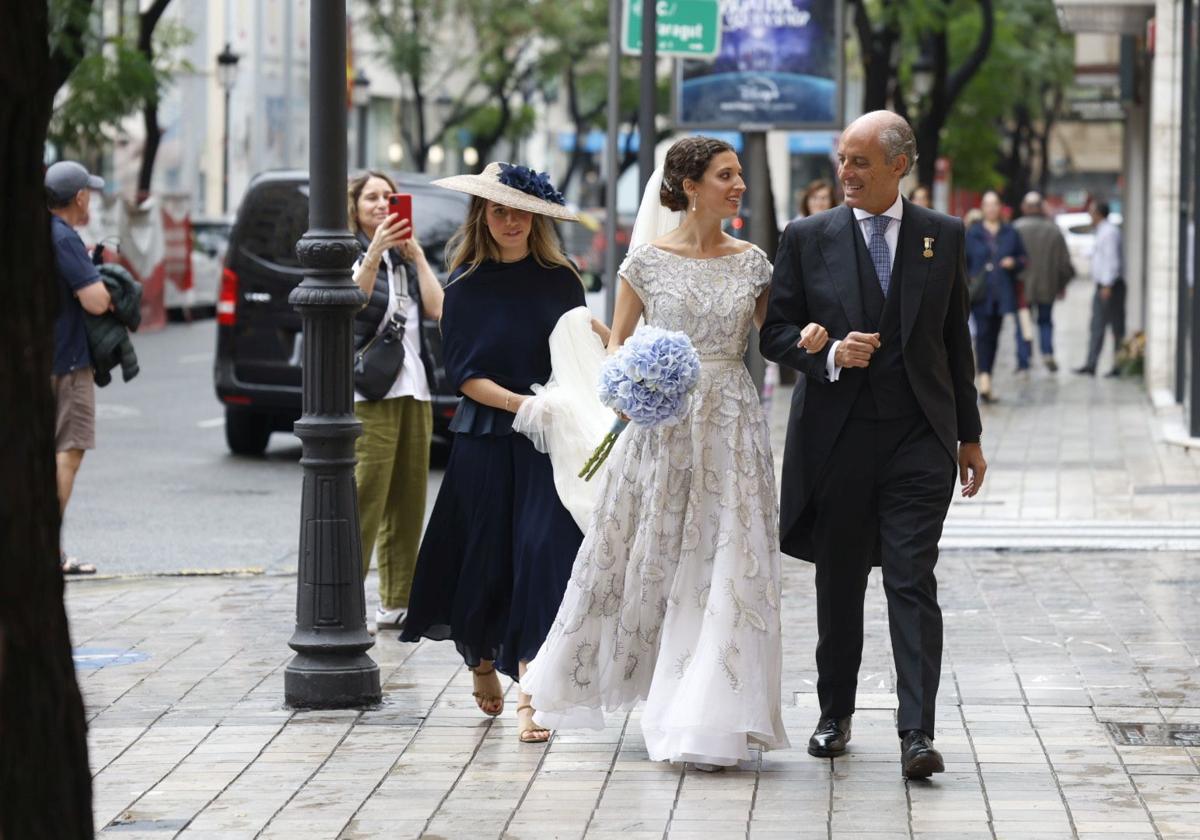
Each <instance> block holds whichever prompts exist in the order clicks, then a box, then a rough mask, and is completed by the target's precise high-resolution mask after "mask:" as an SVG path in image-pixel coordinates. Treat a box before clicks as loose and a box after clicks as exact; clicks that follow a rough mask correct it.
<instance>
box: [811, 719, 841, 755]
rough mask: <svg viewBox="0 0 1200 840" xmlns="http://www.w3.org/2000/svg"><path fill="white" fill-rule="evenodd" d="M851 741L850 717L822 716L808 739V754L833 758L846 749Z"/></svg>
mask: <svg viewBox="0 0 1200 840" xmlns="http://www.w3.org/2000/svg"><path fill="white" fill-rule="evenodd" d="M848 743H850V718H849V717H844V718H821V719H820V720H819V721H817V728H816V729H814V730H813V734H812V737H810V738H809V739H808V754H809V755H814V756H816V757H817V758H833V757H834V756H835V755H841V754H842V753H844V752H845V751H846V744H848Z"/></svg>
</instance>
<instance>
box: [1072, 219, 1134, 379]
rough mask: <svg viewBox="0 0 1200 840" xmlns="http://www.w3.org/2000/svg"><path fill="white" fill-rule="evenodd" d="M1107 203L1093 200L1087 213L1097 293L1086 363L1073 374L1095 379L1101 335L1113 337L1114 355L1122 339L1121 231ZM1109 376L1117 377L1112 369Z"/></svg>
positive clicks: (1102, 337)
mask: <svg viewBox="0 0 1200 840" xmlns="http://www.w3.org/2000/svg"><path fill="white" fill-rule="evenodd" d="M1108 211H1109V207H1108V202H1107V201H1098V200H1096V199H1092V201H1091V203H1089V204H1088V213H1090V214H1091V216H1092V223H1093V224H1094V225H1095V227H1096V248H1095V250H1094V251H1093V252H1092V282H1093V283H1095V284H1096V294H1095V297H1093V298H1092V327H1091V335H1090V336H1089V337H1088V355H1087V361H1086V362H1085V363H1084V365H1083V367H1080V368H1076V369H1075V372H1076V373H1081V374H1083V375H1085V376H1095V375H1096V367H1097V365H1098V364H1099V362H1100V351H1101V350H1102V349H1104V332H1105V330H1107V329H1108V328H1109V327H1111V328H1112V334H1113V352H1114V353H1116V352H1117V351H1118V350H1120V349H1121V342H1123V341H1124V340H1125V277H1124V265H1123V260H1122V254H1121V230H1120V228H1118V227H1117V226H1116V225H1114V224H1113V223H1112V222H1110V221H1109V220H1108ZM1107 375H1108V376H1120V375H1121V372H1120V371H1119V370H1117V369H1116V367H1115V366H1114V367H1113V369H1112V370H1110V371H1109V372H1108V374H1107Z"/></svg>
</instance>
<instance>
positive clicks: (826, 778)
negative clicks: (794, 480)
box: [68, 283, 1200, 840]
mask: <svg viewBox="0 0 1200 840" xmlns="http://www.w3.org/2000/svg"><path fill="white" fill-rule="evenodd" d="M1089 295H1090V289H1089V288H1088V287H1087V285H1086V284H1082V283H1076V284H1075V285H1073V286H1072V288H1071V291H1070V295H1069V297H1068V300H1067V302H1066V303H1065V304H1064V305H1062V306H1061V307H1060V308H1059V324H1060V330H1059V337H1058V338H1059V345H1060V348H1061V350H1060V355H1059V361H1060V364H1062V365H1063V368H1064V371H1063V372H1060V373H1059V374H1057V375H1056V376H1051V375H1050V374H1048V373H1047V372H1046V371H1045V370H1044V369H1041V368H1040V367H1039V368H1037V369H1036V370H1035V371H1034V372H1033V373H1032V374H1031V375H1030V377H1029V378H1028V380H1018V379H1017V378H1015V377H1014V376H1013V375H1012V372H1011V366H1012V358H1013V354H1012V344H1011V342H1012V335H1011V332H1009V333H1006V334H1005V337H1004V343H1003V344H1002V346H1001V350H1000V363H999V368H998V374H997V377H996V380H997V383H996V388H997V391H998V393H999V394H1000V396H1001V398H1002V400H1001V402H1000V403H998V404H996V405H995V406H988V407H985V409H984V424H985V438H984V439H985V444H986V451H987V454H988V456H989V459H990V461H991V471H990V472H989V475H988V482H987V486H986V488H985V490H984V492H983V493H982V494H981V496H980V497H979V498H977V499H975V500H972V501H970V502H962V501H956V502H955V504H954V505H953V507H952V509H951V515H950V520H949V522H948V524H947V529H946V534H945V537H944V539H943V548H945V549H949V550H947V551H946V552H945V553H944V554H943V557H942V561H941V563H940V565H939V581H940V593H939V594H940V597H941V601H942V605H943V609H944V611H945V618H946V655H945V662H944V669H943V679H942V690H941V694H940V697H939V699H940V701H941V704H942V705H941V708H940V711H939V729H938V733H937V734H938V739H937V740H938V746H939V747H940V748H941V749H942V751H943V753H944V754H945V757H946V760H947V770H948V772H947V773H946V774H944V775H942V776H939V777H936V778H935V779H934V781H932V782H929V783H912V784H905V783H904V782H903V781H902V780H901V778H900V776H899V767H898V742H897V739H896V736H895V732H894V726H893V716H894V708H895V696H894V675H893V670H892V665H891V654H890V649H889V645H888V633H887V615H886V610H885V607H884V600H883V593H882V591H881V587H880V584H879V580H878V575H873V576H872V582H871V590H870V592H869V594H868V611H867V628H866V638H867V644H866V653H865V657H864V661H863V667H862V672H861V677H862V679H861V694H860V698H859V699H860V709H859V712H858V714H857V715H856V721H855V730H854V740H853V743H852V745H851V750H850V752H849V754H848V755H847V756H846V757H844V758H842V759H838V760H835V761H828V760H825V761H821V760H817V759H813V758H811V757H809V756H808V755H807V754H806V753H805V752H804V749H803V747H804V744H805V741H806V739H807V735H808V733H809V731H810V729H811V727H812V724H813V723H814V721H815V717H816V702H815V688H814V683H815V676H816V675H815V672H814V665H813V653H812V648H813V644H814V640H815V638H816V628H815V610H814V605H813V584H812V579H811V578H812V569H811V567H810V566H809V565H808V564H806V563H801V562H798V561H794V560H788V561H787V562H786V563H785V582H784V583H785V590H784V600H783V604H784V648H785V649H784V684H783V689H784V692H783V703H784V720H785V723H786V725H787V727H788V732H789V734H790V735H791V738H792V741H793V744H794V747H793V748H792V749H790V750H786V751H782V752H775V753H768V754H766V755H764V756H762V757H761V758H756V760H755V761H753V762H749V763H747V765H746V766H744V767H740V768H738V769H736V770H730V771H726V772H723V773H719V774H715V775H708V774H703V773H697V772H695V771H692V770H688V769H685V768H683V767H678V766H669V765H663V764H656V763H650V762H649V761H648V760H647V757H646V753H645V747H644V743H643V741H642V738H641V734H640V729H639V718H638V714H637V712H636V711H635V712H634V713H633V714H631V715H629V716H616V717H613V718H611V719H610V720H609V721H608V728H607V729H606V730H604V731H602V732H598V733H586V732H560V733H556V734H555V736H554V738H553V739H552V740H551V742H550V743H549V745H544V746H538V745H521V744H518V743H517V741H516V720H515V716H514V711H513V706H514V705H515V693H514V690H513V689H511V687H510V689H509V694H508V707H507V708H506V709H505V712H504V714H503V715H502V716H501V717H500V718H498V719H496V720H491V719H488V718H485V717H484V716H483V715H482V714H481V713H480V712H479V711H478V710H477V709H476V708H475V704H474V701H473V700H472V698H471V680H470V675H469V674H468V673H467V672H466V671H465V670H464V669H463V667H462V663H461V661H459V660H458V658H457V656H456V655H455V651H454V648H453V646H452V645H451V644H449V643H430V642H424V643H421V644H419V645H403V644H400V643H399V642H398V641H396V639H395V634H394V633H393V634H389V635H384V636H381V637H380V638H379V639H378V643H377V645H376V646H375V648H374V649H373V650H372V652H371V653H372V656H374V657H375V659H376V660H377V661H378V662H379V663H380V668H381V672H382V676H383V681H384V692H385V701H384V703H383V704H382V706H380V707H379V708H378V709H371V710H367V711H362V712H356V711H346V712H325V713H299V714H295V713H292V712H290V711H288V710H286V709H284V708H283V707H282V698H283V668H284V666H285V665H286V663H287V661H288V659H289V658H290V655H291V652H290V650H289V649H288V648H287V638H288V636H289V635H290V631H291V624H292V617H293V615H294V608H295V584H294V580H293V579H292V578H291V577H286V576H284V577H280V576H257V577H224V578H204V577H198V578H159V579H154V578H151V579H137V578H132V579H116V580H81V581H72V582H71V584H70V586H69V587H68V609H69V611H70V615H71V619H72V627H73V638H74V641H75V644H76V645H77V663H78V667H79V676H80V682H81V684H82V686H83V691H84V696H85V699H86V703H87V706H88V712H89V718H90V720H91V745H92V748H91V759H92V766H93V771H94V773H95V790H96V824H97V828H98V829H100V830H101V836H102V837H111V838H114V840H164V838H173V837H181V838H202V840H208V839H209V838H212V840H234V839H235V838H236V839H237V840H241V838H247V840H248V838H288V840H293V838H295V837H297V836H300V837H303V838H304V840H324V838H331V840H332V838H376V837H387V838H389V839H390V840H401V838H407V837H427V838H451V839H452V840H457V839H458V838H470V840H475V838H485V839H486V838H500V837H507V838H522V839H523V840H533V838H539V840H540V838H580V837H585V836H586V837H587V838H618V837H619V838H621V840H642V838H655V839H656V840H658V839H659V838H675V839H676V840H682V838H690V837H696V838H699V837H705V838H718V840H723V839H724V838H744V837H749V838H775V837H777V838H785V837H786V838H799V840H809V839H810V838H826V840H842V838H844V840H851V838H853V839H854V840H859V838H863V840H893V838H895V840H899V838H908V839H909V840H917V838H931V840H933V839H934V838H936V840H976V838H978V839H979V840H983V839H984V838H989V840H1058V838H1064V840H1065V838H1086V839H1088V840H1101V838H1103V840H1117V838H1136V840H1142V838H1145V840H1150V838H1159V840H1169V839H1170V838H1196V837H1200V668H1198V665H1200V662H1198V660H1197V656H1198V655H1200V610H1198V609H1197V605H1198V604H1200V575H1198V574H1197V572H1196V562H1197V560H1198V559H1200V553H1198V550H1200V521H1198V519H1200V517H1198V516H1197V510H1200V453H1197V452H1188V451H1185V450H1183V449H1179V448H1176V447H1171V446H1168V445H1167V444H1166V443H1165V442H1163V440H1162V436H1161V431H1160V429H1159V423H1158V417H1157V416H1156V415H1155V413H1154V411H1153V409H1152V407H1151V406H1150V404H1149V401H1148V400H1147V398H1146V396H1145V393H1144V391H1143V389H1142V388H1141V386H1140V384H1139V383H1136V382H1130V381H1123V380H1107V379H1095V380H1092V379H1082V378H1079V377H1076V376H1074V375H1073V374H1071V373H1070V372H1069V370H1067V369H1068V368H1069V367H1070V366H1071V365H1072V364H1073V363H1077V362H1078V356H1079V355H1080V353H1081V352H1082V351H1081V348H1082V347H1083V344H1084V338H1083V330H1084V329H1085V326H1086V325H1085V321H1086V311H1087V304H1088V299H1089ZM788 396H789V395H788V393H787V391H786V389H785V390H783V391H781V392H780V393H779V394H778V395H777V397H776V399H775V401H774V404H773V405H772V409H771V421H772V432H773V437H774V439H775V451H776V455H777V464H778V455H780V454H781V453H782V445H783V432H784V428H785V425H784V424H785V421H786V412H787V403H788ZM297 515H298V513H297ZM1047 548H1050V549H1056V550H1051V551H1047V550H1045V549H1047ZM1098 548H1103V549H1108V550H1106V551H1087V550H1086V549H1098ZM1132 548H1143V549H1145V548H1174V549H1176V550H1175V551H1142V552H1135V551H1130V550H1113V549H1132ZM1011 549H1024V551H1012V550H1011ZM1059 549H1061V550H1059ZM367 590H368V591H369V592H374V591H375V583H374V580H373V578H372V580H371V581H369V582H368V584H367ZM369 609H374V604H373V603H372V604H370V605H369ZM696 702H704V698H701V697H698V698H696ZM1124 742H1131V743H1124Z"/></svg>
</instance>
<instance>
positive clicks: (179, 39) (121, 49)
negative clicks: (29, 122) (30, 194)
mask: <svg viewBox="0 0 1200 840" xmlns="http://www.w3.org/2000/svg"><path fill="white" fill-rule="evenodd" d="M169 4H170V0H154V2H153V3H151V4H150V6H148V7H147V8H146V10H145V11H142V12H138V13H137V14H136V34H135V35H134V37H133V38H130V37H128V36H127V35H126V34H125V29H126V27H125V25H124V20H123V17H124V15H125V9H124V6H125V4H124V3H123V2H118V18H119V19H121V21H122V25H121V26H120V27H119V28H118V29H117V32H116V33H112V34H107V33H102V32H101V31H100V29H99V26H98V15H99V12H100V11H101V9H98V8H94V7H93V4H92V2H91V0H51V2H50V7H51V17H50V19H51V32H50V44H51V48H52V49H53V51H54V55H55V62H54V63H55V66H56V71H57V72H56V74H55V77H54V78H53V79H52V82H51V85H52V87H53V90H52V91H51V93H50V95H51V96H52V97H56V96H58V101H57V102H56V105H55V108H54V112H53V115H52V117H51V120H50V128H49V134H48V137H49V139H50V141H51V142H53V143H54V144H55V145H56V146H58V147H59V148H61V149H70V150H72V151H73V152H75V153H77V154H80V155H83V156H85V157H86V156H91V155H98V154H99V153H100V152H101V151H102V150H103V149H104V148H105V147H107V146H109V145H110V144H111V143H112V142H113V141H115V140H116V139H117V138H118V137H120V136H122V134H123V133H124V129H123V127H122V123H123V122H124V120H125V118H126V117H128V116H130V115H131V114H134V113H137V112H138V111H141V113H142V122H143V125H144V127H145V133H146V140H145V145H144V146H143V148H142V161H141V166H140V167H139V170H138V184H137V186H138V191H139V192H140V193H147V192H149V190H150V183H151V179H152V178H153V174H154V162H155V158H156V157H157V155H158V146H159V141H160V140H161V139H162V130H161V128H160V127H159V124H158V103H159V101H160V100H161V98H162V95H163V93H164V92H165V91H166V90H167V89H168V88H169V86H170V85H171V83H172V82H173V81H174V79H175V77H176V76H177V75H178V73H179V72H181V71H183V70H185V69H187V64H186V62H183V61H182V60H180V59H179V57H178V56H179V50H180V48H182V47H183V46H186V45H187V43H189V41H190V40H191V33H190V32H188V31H187V30H186V29H184V28H183V27H182V26H180V25H178V24H175V23H162V17H163V13H164V12H165V11H166V8H167V6H168V5H169ZM102 6H103V3H101V7H102ZM160 24H161V25H160ZM63 85H66V90H65V91H64V92H63V93H62V94H61V95H58V92H59V89H60V88H62V87H63Z"/></svg>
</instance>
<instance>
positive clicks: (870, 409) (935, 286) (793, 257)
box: [762, 111, 987, 779]
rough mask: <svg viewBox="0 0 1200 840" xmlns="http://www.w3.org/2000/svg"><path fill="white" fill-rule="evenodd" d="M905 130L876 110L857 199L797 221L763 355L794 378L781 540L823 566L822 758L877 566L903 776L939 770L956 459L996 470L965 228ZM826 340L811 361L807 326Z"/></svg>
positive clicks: (785, 243) (857, 156) (973, 478)
mask: <svg viewBox="0 0 1200 840" xmlns="http://www.w3.org/2000/svg"><path fill="white" fill-rule="evenodd" d="M916 159H917V149H916V140H915V138H914V136H913V131H912V128H911V127H910V126H909V125H908V123H907V122H906V121H905V120H904V119H902V118H901V117H899V116H897V115H896V114H893V113H890V112H888V111H875V112H873V113H870V114H866V115H864V116H862V117H860V118H859V119H857V120H855V121H854V122H853V123H851V124H850V125H849V126H848V127H847V128H846V130H845V131H844V132H843V133H842V136H841V140H840V141H839V144H838V178H839V180H840V181H841V183H842V187H843V191H844V193H845V196H846V201H845V205H843V206H841V207H836V208H834V209H832V210H827V211H825V212H824V213H818V214H816V215H814V216H811V217H809V218H807V219H802V220H800V221H796V222H793V223H792V224H790V225H789V226H788V228H787V230H786V231H785V232H784V234H783V239H782V241H781V243H780V247H779V254H778V256H777V258H776V261H775V274H774V278H773V281H772V284H771V296H770V303H769V306H768V308H767V318H766V322H765V323H764V325H763V328H762V354H763V356H765V357H766V358H768V359H772V360H774V361H777V362H779V363H780V364H785V365H790V366H791V367H793V368H795V369H796V370H797V371H799V372H800V373H802V374H804V375H803V376H801V377H800V378H799V382H798V383H797V385H796V389H795V391H794V393H793V396H792V408H791V416H790V418H789V421H788V432H787V444H786V446H785V449H784V456H783V482H782V499H781V505H780V542H781V545H782V548H783V550H784V552H786V553H787V554H791V555H794V556H796V557H801V558H803V559H805V560H808V561H810V562H813V563H814V564H815V565H816V590H817V628H818V639H817V695H818V699H819V700H820V704H821V717H820V720H819V721H818V723H817V727H816V730H815V731H814V732H813V734H812V737H811V738H810V739H809V744H808V751H809V753H810V754H811V755H814V756H819V757H828V756H835V755H840V754H841V753H842V752H843V751H844V750H845V749H846V742H848V741H849V740H850V724H851V715H853V713H854V700H855V691H856V688H857V682H858V669H859V664H860V662H861V660H862V645H863V597H864V595H865V592H866V587H867V575H868V573H869V572H870V569H871V566H872V565H879V566H881V567H882V570H883V587H884V591H885V593H886V594H887V602H888V623H889V627H890V630H891V637H892V651H893V655H894V658H895V665H896V675H897V694H898V695H899V710H898V713H897V720H896V724H897V729H898V730H899V733H900V738H901V767H902V771H903V774H904V776H905V777H906V778H910V779H923V778H927V777H929V776H930V775H931V774H933V773H939V772H942V770H943V769H944V764H943V761H942V757H941V754H940V753H938V751H937V750H936V749H934V747H933V734H934V703H935V701H936V698H937V689H938V679H939V676H940V673H941V666H942V614H941V610H940V609H939V607H938V602H937V581H936V579H935V577H934V566H935V565H936V563H937V557H938V540H939V539H940V537H941V533H942V524H943V522H944V520H945V518H946V511H947V509H948V508H949V505H950V499H951V496H952V495H953V492H954V474H955V471H956V469H957V472H958V474H959V478H960V481H961V482H962V485H963V490H962V493H963V495H964V496H967V497H970V496H974V495H975V494H976V493H977V492H978V491H979V488H980V487H981V486H982V485H983V476H984V472H985V471H986V469H987V463H986V461H985V460H984V457H983V449H982V447H981V445H980V434H981V426H980V422H979V410H978V408H977V406H976V393H975V386H974V384H973V383H974V377H975V362H974V355H973V353H972V351H971V337H970V334H969V332H968V329H967V283H966V272H965V269H964V263H963V253H964V252H963V226H962V222H960V221H959V220H958V219H955V218H952V217H950V216H946V215H943V214H941V213H937V212H935V211H932V210H927V209H925V208H923V207H918V206H916V205H914V204H911V203H909V202H908V201H906V200H905V199H904V198H903V197H902V196H901V195H900V179H901V178H903V177H904V176H905V175H907V174H908V172H909V171H910V170H911V169H912V167H913V164H914V163H915V162H916ZM810 322H815V323H817V324H820V325H821V326H823V327H824V328H825V329H826V330H828V332H829V337H830V341H829V343H828V344H827V345H826V347H825V348H824V349H823V350H822V351H821V352H818V353H809V352H808V350H807V349H805V348H806V347H807V346H808V343H807V342H803V339H802V335H801V327H800V325H806V324H809V323H810Z"/></svg>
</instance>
